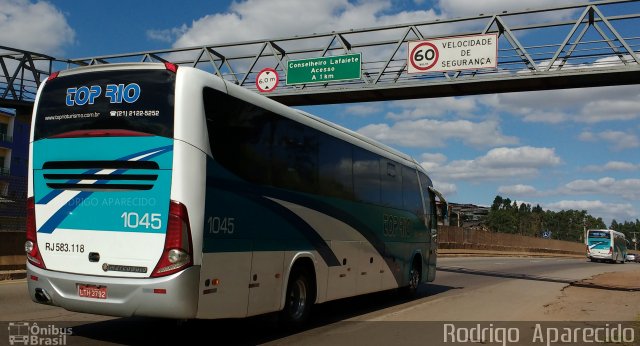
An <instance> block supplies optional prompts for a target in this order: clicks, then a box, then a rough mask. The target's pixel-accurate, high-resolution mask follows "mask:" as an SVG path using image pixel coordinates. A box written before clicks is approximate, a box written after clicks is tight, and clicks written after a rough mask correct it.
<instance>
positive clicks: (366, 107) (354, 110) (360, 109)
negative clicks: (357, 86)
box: [344, 103, 384, 117]
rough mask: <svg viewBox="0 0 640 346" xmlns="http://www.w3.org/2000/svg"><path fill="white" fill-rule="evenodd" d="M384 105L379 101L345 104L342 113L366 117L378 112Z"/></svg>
mask: <svg viewBox="0 0 640 346" xmlns="http://www.w3.org/2000/svg"><path fill="white" fill-rule="evenodd" d="M381 107H384V105H382V104H379V103H367V104H356V105H350V106H346V107H345V110H344V113H345V114H347V115H355V116H359V117H367V116H370V115H372V114H378V113H379V112H380V109H381Z"/></svg>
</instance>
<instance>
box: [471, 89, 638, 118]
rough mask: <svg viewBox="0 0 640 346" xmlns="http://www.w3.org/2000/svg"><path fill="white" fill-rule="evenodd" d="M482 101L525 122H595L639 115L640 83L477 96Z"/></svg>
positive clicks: (481, 102)
mask: <svg viewBox="0 0 640 346" xmlns="http://www.w3.org/2000/svg"><path fill="white" fill-rule="evenodd" d="M476 97H477V98H478V102H479V103H480V104H484V105H486V106H488V107H491V108H492V109H494V110H495V111H497V112H503V113H506V114H510V115H513V116H516V117H519V118H521V119H522V120H523V121H525V122H539V123H549V124H557V123H562V122H574V123H588V124H595V123H601V122H605V121H631V120H636V119H640V87H639V86H628V85H625V86H613V87H601V88H580V89H565V90H545V91H535V92H527V93H504V94H495V95H485V96H476Z"/></svg>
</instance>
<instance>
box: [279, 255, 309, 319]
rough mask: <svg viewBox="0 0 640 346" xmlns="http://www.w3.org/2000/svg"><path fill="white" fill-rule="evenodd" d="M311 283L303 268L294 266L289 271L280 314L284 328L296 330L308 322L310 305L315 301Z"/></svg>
mask: <svg viewBox="0 0 640 346" xmlns="http://www.w3.org/2000/svg"><path fill="white" fill-rule="evenodd" d="M312 282H313V281H312V276H311V274H310V273H309V272H308V270H305V269H304V267H302V266H296V267H294V268H293V270H292V271H291V275H290V276H289V283H288V284H287V293H286V300H285V303H284V308H283V309H282V311H281V312H280V322H281V323H282V324H283V326H284V327H286V328H292V329H297V328H300V327H301V326H303V325H304V324H305V323H306V322H307V321H308V320H309V316H310V315H311V305H313V302H314V301H315V288H314V287H313V286H312Z"/></svg>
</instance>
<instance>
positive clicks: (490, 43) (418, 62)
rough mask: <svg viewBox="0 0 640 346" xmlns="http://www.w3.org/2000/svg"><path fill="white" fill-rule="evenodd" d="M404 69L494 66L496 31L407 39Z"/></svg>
mask: <svg viewBox="0 0 640 346" xmlns="http://www.w3.org/2000/svg"><path fill="white" fill-rule="evenodd" d="M408 53H409V57H408V59H407V60H408V61H409V63H408V64H407V73H426V72H446V71H461V70H477V69H483V68H496V66H497V64H498V35H497V34H485V35H474V36H457V37H445V38H439V39H433V40H428V41H412V42H409V49H408Z"/></svg>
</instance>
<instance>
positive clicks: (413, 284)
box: [401, 256, 422, 299]
mask: <svg viewBox="0 0 640 346" xmlns="http://www.w3.org/2000/svg"><path fill="white" fill-rule="evenodd" d="M421 263H422V260H421V258H420V256H416V257H414V259H413V263H412V264H411V270H409V285H408V286H405V287H403V288H402V290H401V293H402V295H403V296H405V298H407V299H415V298H416V297H417V296H418V288H419V287H420V282H421V281H422V265H421Z"/></svg>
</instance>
